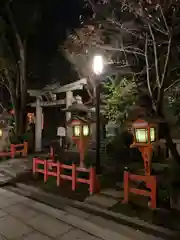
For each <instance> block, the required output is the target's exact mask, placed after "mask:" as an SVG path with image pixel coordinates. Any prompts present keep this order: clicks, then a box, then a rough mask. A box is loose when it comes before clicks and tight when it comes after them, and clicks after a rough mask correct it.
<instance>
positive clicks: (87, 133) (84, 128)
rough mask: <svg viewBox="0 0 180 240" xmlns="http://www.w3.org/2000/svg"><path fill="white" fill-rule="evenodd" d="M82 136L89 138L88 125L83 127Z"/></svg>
mask: <svg viewBox="0 0 180 240" xmlns="http://www.w3.org/2000/svg"><path fill="white" fill-rule="evenodd" d="M83 136H89V126H88V125H84V126H83Z"/></svg>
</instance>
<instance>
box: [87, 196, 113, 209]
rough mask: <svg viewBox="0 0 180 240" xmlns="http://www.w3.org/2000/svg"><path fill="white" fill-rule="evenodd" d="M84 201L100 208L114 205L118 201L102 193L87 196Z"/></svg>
mask: <svg viewBox="0 0 180 240" xmlns="http://www.w3.org/2000/svg"><path fill="white" fill-rule="evenodd" d="M85 203H88V204H92V205H95V206H99V207H102V208H110V207H113V206H114V205H116V204H117V203H118V200H117V199H114V198H112V197H108V196H105V195H102V194H96V195H93V196H89V197H87V198H86V199H85Z"/></svg>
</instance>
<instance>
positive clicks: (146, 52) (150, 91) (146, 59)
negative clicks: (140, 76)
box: [145, 34, 152, 98]
mask: <svg viewBox="0 0 180 240" xmlns="http://www.w3.org/2000/svg"><path fill="white" fill-rule="evenodd" d="M145 61H146V75H147V86H148V90H149V95H150V96H151V98H152V90H151V85H150V79H149V61H148V37H147V34H146V42H145Z"/></svg>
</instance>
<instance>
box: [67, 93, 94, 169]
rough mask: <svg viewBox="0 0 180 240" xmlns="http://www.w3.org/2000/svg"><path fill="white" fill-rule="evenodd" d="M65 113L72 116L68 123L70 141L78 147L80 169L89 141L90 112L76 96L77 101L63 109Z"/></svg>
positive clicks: (82, 165)
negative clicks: (70, 131) (70, 133)
mask: <svg viewBox="0 0 180 240" xmlns="http://www.w3.org/2000/svg"><path fill="white" fill-rule="evenodd" d="M65 111H66V112H70V113H71V115H72V117H71V119H70V120H69V121H68V126H70V128H71V130H72V140H73V141H74V142H75V143H76V144H77V147H78V151H79V154H80V167H82V168H83V167H84V157H85V152H86V150H87V146H88V143H89V140H90V139H91V123H92V119H91V118H90V117H89V113H90V110H89V108H88V107H86V106H85V105H84V104H83V103H82V101H80V97H79V96H78V98H77V101H76V102H74V103H73V104H72V105H71V106H69V107H68V108H67V109H65Z"/></svg>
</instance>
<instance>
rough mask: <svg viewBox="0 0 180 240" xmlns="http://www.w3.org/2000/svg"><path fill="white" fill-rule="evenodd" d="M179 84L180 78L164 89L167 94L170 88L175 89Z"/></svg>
mask: <svg viewBox="0 0 180 240" xmlns="http://www.w3.org/2000/svg"><path fill="white" fill-rule="evenodd" d="M178 83H180V78H179V79H177V80H176V81H174V82H173V83H171V84H170V85H169V86H168V87H167V88H165V89H164V91H165V92H167V91H168V90H169V89H170V88H172V87H174V86H175V85H176V84H178Z"/></svg>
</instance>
